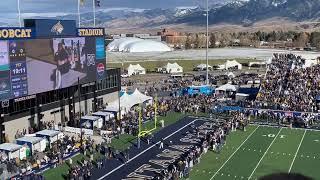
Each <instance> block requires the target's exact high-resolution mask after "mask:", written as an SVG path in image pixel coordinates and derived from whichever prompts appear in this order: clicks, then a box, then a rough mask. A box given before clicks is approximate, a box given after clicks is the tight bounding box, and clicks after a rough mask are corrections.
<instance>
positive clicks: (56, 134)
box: [36, 129, 63, 144]
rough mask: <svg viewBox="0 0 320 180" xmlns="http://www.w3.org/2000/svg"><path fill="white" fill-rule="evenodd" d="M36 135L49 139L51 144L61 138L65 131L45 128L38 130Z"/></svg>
mask: <svg viewBox="0 0 320 180" xmlns="http://www.w3.org/2000/svg"><path fill="white" fill-rule="evenodd" d="M36 136H37V137H43V138H46V139H47V141H48V142H49V143H50V144H51V143H54V142H56V141H58V140H59V139H62V138H63V133H62V132H60V131H56V130H49V129H45V130H42V131H39V132H36Z"/></svg>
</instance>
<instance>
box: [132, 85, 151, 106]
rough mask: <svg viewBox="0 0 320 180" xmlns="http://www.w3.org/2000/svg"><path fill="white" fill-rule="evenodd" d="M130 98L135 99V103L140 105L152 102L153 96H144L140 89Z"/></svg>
mask: <svg viewBox="0 0 320 180" xmlns="http://www.w3.org/2000/svg"><path fill="white" fill-rule="evenodd" d="M130 96H132V97H133V98H134V102H137V103H138V104H140V103H144V102H146V101H152V99H153V98H152V97H151V96H147V95H145V94H142V93H141V92H140V91H139V90H138V89H135V90H134V92H133V93H132V94H131V95H130Z"/></svg>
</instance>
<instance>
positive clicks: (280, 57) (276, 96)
mask: <svg viewBox="0 0 320 180" xmlns="http://www.w3.org/2000/svg"><path fill="white" fill-rule="evenodd" d="M319 79H320V65H313V66H309V67H307V66H306V60H305V59H303V58H302V57H301V56H297V55H294V54H274V56H273V59H272V63H271V64H270V65H269V66H268V71H267V74H266V78H265V80H264V81H263V82H262V84H261V89H260V92H259V94H258V96H257V101H258V103H260V105H262V106H268V107H270V106H271V107H272V109H281V110H285V111H300V112H318V110H319V108H320V104H319V101H317V96H318V95H319V94H318V92H319V90H320V81H319Z"/></svg>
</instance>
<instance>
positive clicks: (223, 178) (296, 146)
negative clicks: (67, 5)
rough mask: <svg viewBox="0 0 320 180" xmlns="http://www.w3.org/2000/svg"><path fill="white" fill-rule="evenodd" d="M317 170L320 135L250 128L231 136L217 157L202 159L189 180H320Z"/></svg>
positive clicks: (288, 130)
mask: <svg viewBox="0 0 320 180" xmlns="http://www.w3.org/2000/svg"><path fill="white" fill-rule="evenodd" d="M319 167H320V131H310V130H301V129H288V128H277V127H265V126H249V127H248V128H247V131H245V132H243V131H239V130H238V131H236V132H232V133H231V134H230V135H229V136H228V139H227V144H226V145H225V146H224V147H223V150H222V151H221V152H220V153H219V154H218V153H215V152H212V151H209V152H208V153H207V154H205V155H203V156H202V158H201V163H200V164H197V165H196V166H194V167H193V169H192V171H191V172H190V178H189V179H191V180H198V179H199V180H203V179H208V180H213V179H215V180H231V179H233V180H234V179H258V178H259V177H261V176H264V175H267V174H271V173H276V172H298V173H302V174H304V175H307V176H309V177H312V178H314V179H320V170H319Z"/></svg>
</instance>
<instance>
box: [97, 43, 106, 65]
mask: <svg viewBox="0 0 320 180" xmlns="http://www.w3.org/2000/svg"><path fill="white" fill-rule="evenodd" d="M96 59H103V60H105V59H106V50H105V41H104V38H97V39H96Z"/></svg>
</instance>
